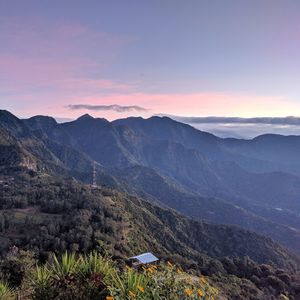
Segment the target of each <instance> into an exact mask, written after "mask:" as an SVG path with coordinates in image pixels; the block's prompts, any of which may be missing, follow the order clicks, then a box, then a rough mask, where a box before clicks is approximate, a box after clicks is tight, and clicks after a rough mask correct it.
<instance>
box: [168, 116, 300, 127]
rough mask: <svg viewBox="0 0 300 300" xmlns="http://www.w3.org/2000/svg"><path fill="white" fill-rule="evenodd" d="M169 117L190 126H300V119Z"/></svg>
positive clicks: (292, 117) (291, 117)
mask: <svg viewBox="0 0 300 300" xmlns="http://www.w3.org/2000/svg"><path fill="white" fill-rule="evenodd" d="M164 116H168V117H170V118H172V119H174V120H177V121H180V122H183V123H188V124H266V125H267V124H269V125H300V117H294V116H288V117H254V118H238V117H183V116H172V115H164Z"/></svg>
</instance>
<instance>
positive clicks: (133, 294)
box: [128, 291, 136, 298]
mask: <svg viewBox="0 0 300 300" xmlns="http://www.w3.org/2000/svg"><path fill="white" fill-rule="evenodd" d="M128 296H129V297H132V298H135V297H136V294H135V293H133V292H132V291H129V293H128Z"/></svg>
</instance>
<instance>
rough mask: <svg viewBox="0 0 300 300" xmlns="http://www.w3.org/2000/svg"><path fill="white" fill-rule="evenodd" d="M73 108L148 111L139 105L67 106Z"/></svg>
mask: <svg viewBox="0 0 300 300" xmlns="http://www.w3.org/2000/svg"><path fill="white" fill-rule="evenodd" d="M67 107H68V108H69V109H71V110H79V109H87V110H92V111H116V112H131V111H136V112H146V111H148V109H147V108H144V107H141V106H138V105H119V104H111V105H91V104H70V105H68V106H67Z"/></svg>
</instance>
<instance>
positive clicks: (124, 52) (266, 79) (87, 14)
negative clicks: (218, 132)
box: [0, 0, 300, 119]
mask: <svg viewBox="0 0 300 300" xmlns="http://www.w3.org/2000/svg"><path fill="white" fill-rule="evenodd" d="M0 104H1V105H0V107H1V108H2V109H7V110H9V111H11V112H13V113H14V114H16V115H17V116H20V117H27V116H32V115H35V114H44V115H53V116H55V117H60V118H75V117H77V116H79V115H81V114H83V113H90V114H91V115H93V116H101V117H105V118H108V119H115V118H120V117H126V116H129V115H141V116H144V117H148V116H151V115H154V114H170V115H177V116H195V117H199V116H237V117H268V116H269V117H278V116H291V115H294V116H299V115H300V1H289V0H287V1H283V0H282V1H278V0H270V1H268V0H257V1H256V0H251V1H232V0H226V1H214V0H207V1H200V0H187V1H182V0H180V1H179V0H151V1H148V0H118V1H117V0H111V1H106V0H89V1H84V0H80V1H79V0H36V1H33V0H26V1H22V0H19V1H16V0H0Z"/></svg>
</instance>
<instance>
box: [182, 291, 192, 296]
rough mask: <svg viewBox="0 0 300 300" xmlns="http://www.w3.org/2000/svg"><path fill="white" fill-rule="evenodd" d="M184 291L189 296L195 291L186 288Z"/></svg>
mask: <svg viewBox="0 0 300 300" xmlns="http://www.w3.org/2000/svg"><path fill="white" fill-rule="evenodd" d="M184 293H185V294H186V295H187V296H191V295H192V294H193V291H192V290H190V289H185V290H184Z"/></svg>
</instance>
